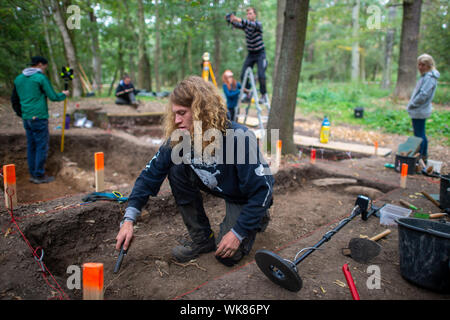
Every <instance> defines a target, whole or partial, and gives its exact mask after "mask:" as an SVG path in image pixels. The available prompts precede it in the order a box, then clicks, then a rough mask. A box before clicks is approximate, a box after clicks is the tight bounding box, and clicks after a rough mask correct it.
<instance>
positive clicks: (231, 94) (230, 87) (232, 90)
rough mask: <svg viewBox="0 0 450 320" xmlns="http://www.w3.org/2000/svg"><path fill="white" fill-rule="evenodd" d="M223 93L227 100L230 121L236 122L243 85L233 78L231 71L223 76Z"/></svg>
mask: <svg viewBox="0 0 450 320" xmlns="http://www.w3.org/2000/svg"><path fill="white" fill-rule="evenodd" d="M222 82H223V92H224V93H225V98H226V99H227V108H228V113H227V116H228V119H230V120H231V121H236V119H235V111H236V107H237V104H238V99H239V93H240V92H241V84H240V83H239V82H237V81H236V79H234V78H233V72H231V70H225V72H224V73H223V75H222Z"/></svg>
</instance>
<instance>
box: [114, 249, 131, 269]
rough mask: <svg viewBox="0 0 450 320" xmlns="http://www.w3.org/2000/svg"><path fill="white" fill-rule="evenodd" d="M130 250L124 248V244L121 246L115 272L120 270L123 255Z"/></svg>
mask: <svg viewBox="0 0 450 320" xmlns="http://www.w3.org/2000/svg"><path fill="white" fill-rule="evenodd" d="M127 251H128V250H123V245H122V247H121V248H120V252H119V257H118V258H117V262H116V266H115V267H114V273H117V272H119V270H120V266H121V265H122V261H123V257H124V256H126V255H127Z"/></svg>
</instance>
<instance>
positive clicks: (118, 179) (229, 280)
mask: <svg viewBox="0 0 450 320" xmlns="http://www.w3.org/2000/svg"><path fill="white" fill-rule="evenodd" d="M76 103H79V104H80V108H85V109H86V108H94V109H95V108H99V106H101V108H106V109H109V108H111V110H112V109H114V108H118V106H115V105H113V104H111V99H109V100H108V99H96V98H86V99H82V100H80V101H78V102H73V103H71V102H70V103H69V110H71V112H73V111H74V110H75V109H76V105H75V106H73V104H76ZM141 107H142V108H144V107H145V108H147V109H145V111H144V112H153V111H161V110H163V109H164V105H163V104H160V103H157V102H152V103H150V102H147V104H145V105H144V106H141ZM141 107H140V108H141ZM120 108H122V107H120ZM124 108H130V110H128V111H129V112H135V111H134V110H133V109H132V108H131V107H124ZM61 109H62V103H51V104H50V114H56V113H57V112H58V110H59V111H60V110H61ZM143 110H144V109H143ZM115 111H117V110H115ZM128 111H127V112H128ZM108 112H109V111H108ZM251 113H252V112H251ZM313 121H316V120H315V119H307V118H304V117H301V116H300V115H299V116H298V118H297V120H296V122H295V124H296V127H295V130H296V132H298V133H300V134H305V135H312V136H315V135H318V130H319V129H318V127H316V126H314V125H311V123H312V122H313ZM60 122H61V119H60V118H57V117H55V118H51V119H50V132H51V141H50V153H49V160H48V162H47V170H48V172H49V173H50V174H52V175H54V176H55V177H56V180H55V182H52V183H49V184H46V185H35V184H32V183H30V182H29V181H28V178H29V176H28V173H27V164H26V138H25V132H24V129H23V127H22V124H21V121H20V119H19V118H17V117H16V116H15V114H14V113H13V112H12V110H11V108H10V106H9V104H8V101H7V100H5V99H4V100H1V101H0V142H1V143H2V145H3V146H4V147H3V148H1V150H0V162H1V164H2V165H3V164H9V163H14V164H15V165H16V173H17V189H18V202H19V204H18V207H17V208H15V209H14V210H13V215H14V217H15V221H16V223H17V224H15V223H13V222H12V221H11V216H10V212H8V211H7V210H6V209H5V208H4V206H3V205H2V206H1V207H0V232H1V233H0V299H58V298H61V297H63V298H69V299H81V298H82V291H81V290H80V289H77V288H73V287H71V286H70V284H71V283H72V284H73V282H71V281H72V280H73V278H70V276H71V273H68V272H67V271H68V268H69V267H70V266H77V267H81V266H82V264H83V263H85V262H101V263H103V264H104V298H105V299H110V300H112V299H164V300H167V299H184V300H191V299H200V300H209V299H214V300H215V299H232V300H234V299H250V300H259V299H263V300H264V299H289V300H296V299H311V300H320V299H335V300H350V299H352V297H351V295H350V291H349V288H348V284H347V282H346V279H345V277H344V274H343V272H342V266H343V265H344V264H346V263H347V264H348V265H349V268H350V272H351V274H352V276H353V278H354V281H355V285H356V287H357V289H358V291H359V295H360V297H361V299H368V300H379V299H382V300H392V299H449V298H450V295H449V294H442V293H437V292H434V291H431V290H428V289H424V288H420V287H418V286H417V285H414V284H412V283H410V282H409V281H407V280H405V279H404V278H403V277H402V273H401V269H400V263H399V251H400V248H399V242H398V237H399V236H398V227H397V226H396V225H393V226H383V225H380V220H379V218H377V217H375V216H372V217H370V218H369V219H368V220H367V221H363V220H361V219H360V218H359V217H356V218H355V219H354V220H353V221H351V222H350V223H349V224H348V225H346V226H345V227H344V228H343V229H342V230H341V231H340V232H338V233H337V234H335V235H334V236H333V238H332V239H331V240H330V241H329V242H327V243H325V244H324V245H323V246H322V247H321V249H320V250H316V251H315V252H314V253H312V254H311V255H310V256H309V257H308V258H307V259H305V260H304V261H303V262H301V264H299V265H298V267H297V269H298V274H299V276H300V277H301V279H302V281H303V287H302V289H301V290H300V291H298V292H290V291H287V290H285V289H283V288H281V287H279V286H277V285H275V284H274V283H272V282H271V281H269V280H268V278H267V277H266V276H265V275H264V274H263V273H262V272H261V271H260V270H259V268H258V266H257V265H256V263H255V261H254V257H255V253H256V251H258V250H260V249H266V250H269V251H272V252H275V253H276V254H277V255H279V256H281V257H283V258H285V259H288V260H294V257H295V255H296V254H297V253H298V252H299V250H301V249H302V248H305V247H310V246H312V245H314V244H315V243H316V242H317V241H319V240H320V239H321V238H322V236H323V235H324V234H325V233H326V232H327V231H328V230H330V229H332V228H333V227H335V226H336V225H337V223H338V222H339V221H341V220H342V219H343V218H345V217H347V216H349V215H350V213H351V211H352V209H353V207H354V204H355V200H356V197H357V194H358V193H355V192H350V191H345V189H346V188H347V187H349V186H361V187H368V188H374V189H377V190H378V191H379V193H377V196H376V197H374V198H372V200H373V205H376V206H382V205H383V204H386V203H391V204H394V205H400V204H399V200H400V199H403V200H406V201H408V202H410V203H412V204H413V205H415V206H416V207H418V208H420V209H421V211H423V212H425V213H436V212H439V211H440V210H439V209H438V208H437V207H435V206H434V204H433V203H431V202H430V201H429V200H427V199H426V198H425V197H423V196H422V195H421V194H420V192H421V191H427V192H428V193H430V194H439V183H440V181H439V179H437V178H431V177H426V176H424V175H419V174H417V175H410V176H408V180H407V187H406V188H405V189H403V188H400V187H399V182H400V174H399V173H397V172H395V171H394V170H393V169H387V168H385V167H384V164H385V163H388V162H390V163H393V161H394V154H395V150H396V149H397V146H398V144H399V143H402V142H404V141H405V140H406V138H407V137H405V136H397V135H388V134H380V133H377V132H370V131H367V132H366V131H364V130H361V129H360V128H357V127H354V126H353V127H350V126H348V127H347V126H341V127H333V128H332V130H333V139H335V140H338V141H346V142H354V143H360V144H371V142H370V141H372V139H374V137H375V138H376V139H377V141H378V142H379V145H380V146H382V147H386V148H390V149H392V150H393V153H392V154H391V155H389V156H387V157H385V158H383V157H376V156H370V157H361V158H356V157H348V158H347V159H344V160H341V161H330V160H327V158H323V159H322V158H321V157H320V156H318V159H317V160H316V163H315V164H314V165H313V164H310V163H309V158H308V156H307V152H304V153H303V154H302V157H301V158H299V157H292V156H291V157H284V158H283V160H282V163H281V170H279V171H278V173H277V174H276V175H275V181H276V184H275V187H274V205H273V207H272V208H271V222H270V224H269V226H268V228H267V229H266V231H265V232H264V233H260V234H258V235H257V238H256V242H255V244H254V247H253V250H252V252H251V253H250V255H248V256H246V257H245V258H244V259H243V260H242V261H241V262H240V263H239V264H238V265H237V266H235V267H233V268H228V267H226V266H224V265H222V264H220V263H218V262H217V260H216V259H215V258H214V255H213V253H208V254H203V255H201V256H200V257H198V258H197V259H195V260H193V261H190V262H188V263H184V264H181V263H177V262H175V261H174V260H173V259H172V258H171V256H170V251H171V248H172V247H173V246H176V245H178V241H179V240H181V239H183V238H185V237H187V233H186V228H185V226H184V223H183V221H182V219H181V216H180V215H179V214H178V210H177V207H176V205H175V201H174V199H173V196H172V195H171V192H170V187H169V185H168V183H167V181H165V182H164V184H163V186H162V188H161V191H160V193H159V194H158V196H157V197H155V198H152V199H150V201H149V202H148V204H147V206H146V207H145V208H144V210H143V213H142V217H141V218H140V219H139V221H138V223H137V224H136V226H135V237H134V240H133V242H132V245H131V247H130V250H129V251H128V254H127V256H126V257H125V258H124V260H123V263H122V267H121V269H120V272H119V273H117V274H114V273H113V269H114V265H115V262H116V260H117V256H118V253H117V251H115V249H114V247H115V237H116V235H117V232H118V230H119V222H120V220H121V218H122V216H123V213H124V210H125V207H126V203H124V204H120V203H117V202H113V201H96V202H89V203H84V202H83V200H82V198H83V197H84V196H85V195H87V194H89V193H91V192H93V191H95V189H94V170H93V168H94V153H95V152H99V151H103V152H105V181H106V185H107V188H108V190H117V191H120V192H121V193H122V194H123V195H124V196H127V195H129V193H130V192H131V188H132V186H133V184H134V181H135V179H136V177H137V176H138V175H139V173H140V171H141V170H142V169H143V168H144V166H145V164H146V163H147V162H148V161H149V160H150V159H151V158H152V157H153V155H154V154H155V152H156V150H157V148H158V143H159V141H158V140H159V139H160V138H161V128H160V127H158V126H155V125H151V126H142V127H139V128H136V127H133V128H131V129H132V130H131V131H130V130H128V131H126V130H122V129H115V128H107V129H106V130H104V129H100V128H91V129H87V128H70V129H69V130H66V132H65V134H66V137H65V148H64V152H63V153H61V152H60V150H59V147H60V137H61V130H60V129H56V127H57V126H58V124H60ZM316 131H317V132H316ZM364 132H365V133H364ZM364 135H366V136H367V138H366V140H364V139H363V138H362V137H363V136H364ZM357 136H359V137H360V138H355V137H357ZM429 148H430V151H429V153H430V159H433V160H439V161H443V166H442V169H441V172H442V173H448V172H449V170H450V169H449V168H450V167H449V162H448V158H449V156H450V153H449V148H448V147H445V146H440V145H438V144H436V143H435V142H433V141H430V146H429ZM323 178H352V179H356V183H355V184H352V183H345V184H338V185H329V186H317V185H316V184H315V183H314V181H315V180H317V179H323ZM347 190H348V189H347ZM204 200H205V210H206V212H207V214H208V217H209V219H210V222H211V225H212V228H213V230H214V231H215V232H216V233H217V232H218V226H219V224H220V222H221V220H222V219H223V217H224V214H225V203H224V201H223V200H221V199H217V198H215V197H213V196H210V195H207V194H204ZM0 202H1V203H4V195H3V192H1V195H0ZM448 221H449V219H448V218H447V222H448ZM17 227H19V228H20V231H21V232H23V236H25V237H26V238H27V239H28V241H29V244H30V245H31V246H32V248H37V247H40V248H43V249H44V257H43V262H44V263H45V268H46V269H47V271H48V272H47V273H46V274H43V273H42V272H40V266H39V264H38V263H37V261H35V259H34V258H33V255H32V252H31V249H30V248H29V247H28V245H27V244H26V242H25V241H24V239H23V236H22V235H21V233H20V232H19V229H18V228H17ZM387 228H389V229H391V231H392V232H391V234H389V235H388V236H387V237H385V238H383V239H382V240H379V241H378V243H379V244H380V245H381V247H382V250H381V253H380V254H379V255H378V256H377V257H375V258H374V259H373V260H372V261H370V262H369V263H366V264H362V263H358V262H356V261H354V260H352V259H351V258H350V257H347V256H344V255H343V254H342V252H341V251H342V248H346V247H348V243H349V241H350V239H352V238H358V237H360V236H368V237H372V236H374V235H376V234H378V233H379V232H381V231H383V230H385V229H387ZM38 252H39V253H40V251H39V250H38ZM369 266H372V267H370V268H369ZM373 266H375V268H378V269H377V270H379V274H378V275H379V277H377V278H376V279H375V280H374V278H373V277H371V276H372V275H373V268H374V267H373ZM75 268H76V267H75ZM377 280H379V281H378V282H377ZM371 281H372V282H371ZM373 281H375V282H373ZM368 283H369V285H368ZM370 283H379V287H378V286H376V285H375V288H373V286H371V285H370ZM68 285H69V286H68ZM58 286H59V287H58ZM69 287H70V288H69ZM369 287H371V288H372V289H369Z"/></svg>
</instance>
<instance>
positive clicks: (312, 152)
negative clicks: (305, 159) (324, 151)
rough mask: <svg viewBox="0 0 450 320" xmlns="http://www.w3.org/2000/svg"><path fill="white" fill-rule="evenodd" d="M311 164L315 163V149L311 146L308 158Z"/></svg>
mask: <svg viewBox="0 0 450 320" xmlns="http://www.w3.org/2000/svg"><path fill="white" fill-rule="evenodd" d="M310 162H311V164H314V163H316V149H314V148H312V149H311V159H310Z"/></svg>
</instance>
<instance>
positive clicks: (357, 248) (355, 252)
mask: <svg viewBox="0 0 450 320" xmlns="http://www.w3.org/2000/svg"><path fill="white" fill-rule="evenodd" d="M390 233H391V230H390V229H386V230H385V231H383V232H381V233H379V234H377V235H376V236H374V237H372V238H370V239H365V238H353V239H351V240H350V242H349V244H348V248H343V249H342V254H343V255H345V256H350V257H352V259H353V260H355V261H356V262H359V263H367V262H369V261H370V260H371V259H373V258H375V257H376V256H378V255H379V254H380V251H381V246H380V245H379V244H378V243H376V242H375V241H377V240H380V239H381V238H383V237H385V236H387V235H388V234H390Z"/></svg>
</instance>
